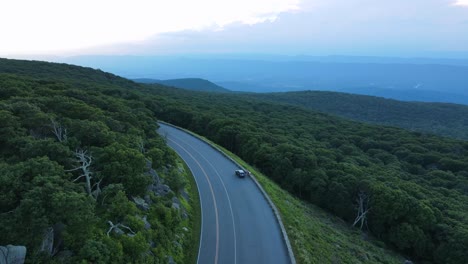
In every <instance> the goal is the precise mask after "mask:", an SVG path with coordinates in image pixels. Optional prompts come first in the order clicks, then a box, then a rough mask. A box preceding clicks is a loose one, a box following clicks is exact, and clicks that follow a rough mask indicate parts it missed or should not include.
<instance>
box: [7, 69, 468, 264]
mask: <svg viewBox="0 0 468 264" xmlns="http://www.w3.org/2000/svg"><path fill="white" fill-rule="evenodd" d="M10 63H11V64H10ZM0 65H2V66H0V68H1V69H7V70H8V72H9V74H1V76H0V80H2V84H1V86H0V87H1V89H0V98H1V102H0V109H1V110H2V112H1V113H2V114H1V115H0V118H2V120H1V121H2V122H1V124H2V126H1V127H0V129H2V133H1V135H2V137H1V140H2V142H1V144H0V146H1V148H0V157H1V158H2V160H1V161H0V168H1V172H2V173H1V174H0V175H1V176H0V179H1V181H2V184H1V185H0V188H2V190H1V192H0V194H1V195H2V196H3V197H1V199H0V200H1V201H3V202H2V203H3V204H2V206H1V209H2V211H1V213H0V221H1V225H0V229H1V230H0V231H1V232H2V234H4V235H3V236H2V238H0V244H1V245H5V244H10V243H15V244H26V243H29V244H28V245H30V247H31V248H36V249H37V248H38V247H39V246H38V245H39V244H41V240H42V239H41V237H42V234H43V232H44V230H49V229H48V227H49V226H50V225H52V224H54V223H57V222H58V223H63V224H64V225H66V227H67V228H68V229H66V232H65V235H64V243H65V244H64V245H67V247H63V248H60V249H61V251H66V250H71V251H72V252H73V255H72V258H73V259H72V260H74V261H78V260H87V261H89V262H99V261H101V260H102V261H103V262H117V263H118V262H134V261H135V259H137V258H140V257H141V258H144V257H148V255H141V254H139V253H141V252H147V250H150V251H151V252H152V254H154V256H156V258H159V259H165V258H166V256H168V255H170V256H173V257H174V259H176V258H177V259H176V260H177V261H178V262H180V260H181V259H182V258H184V256H183V254H184V253H183V252H181V251H180V248H179V247H177V245H176V244H175V243H172V242H169V241H171V240H172V239H173V238H174V237H178V238H180V237H184V236H180V234H179V233H178V231H180V230H181V226H180V225H178V224H181V225H185V226H189V225H188V224H187V223H186V222H185V221H180V216H178V214H177V213H175V212H174V210H171V209H170V207H171V201H168V200H165V198H158V199H156V200H154V201H153V202H154V203H153V204H152V206H151V208H154V211H153V209H150V211H149V214H148V218H147V220H148V221H149V222H150V224H151V226H156V227H157V228H156V229H157V230H158V231H157V234H154V233H152V232H153V229H152V228H151V229H150V230H146V231H145V224H144V222H143V223H142V222H141V221H140V220H138V219H135V218H136V217H133V216H134V215H135V214H139V215H140V214H141V212H140V211H135V210H141V209H138V208H136V209H135V207H136V206H135V204H134V202H132V201H131V200H130V199H129V198H130V197H129V195H124V194H125V193H127V192H128V193H130V194H133V195H137V196H141V195H143V193H141V192H142V191H143V190H142V189H141V187H142V186H144V183H145V179H147V178H144V177H142V176H141V175H140V172H142V171H143V172H145V170H144V166H145V164H144V163H141V161H142V159H143V161H144V159H145V158H149V159H150V160H152V161H153V166H154V167H155V169H156V171H157V172H158V174H159V175H160V176H161V178H163V179H164V180H166V181H167V183H168V185H173V186H178V184H180V182H181V181H180V178H179V177H176V178H173V177H170V176H169V175H172V176H174V175H177V173H176V172H173V170H172V169H171V168H174V169H175V168H176V166H177V165H175V164H178V162H177V161H176V160H175V157H174V156H173V152H172V151H168V149H167V147H166V145H165V144H164V141H163V140H161V138H160V137H158V136H157V135H156V133H155V132H154V129H155V123H154V121H155V117H157V118H160V119H161V120H164V121H168V122H172V123H174V124H176V125H180V126H183V127H185V128H188V129H190V130H193V131H195V132H197V133H199V134H201V135H204V136H206V137H208V138H210V139H211V140H213V141H215V142H216V143H218V144H220V145H222V146H224V147H226V148H228V149H229V150H231V151H233V152H234V153H236V154H238V155H239V156H240V157H241V158H243V159H244V160H246V161H247V162H249V163H250V164H251V165H254V166H255V167H257V168H259V170H261V172H262V173H263V174H265V175H266V176H267V177H268V178H269V179H271V180H273V181H274V182H276V183H277V184H278V185H279V186H280V187H281V188H283V189H284V190H287V191H288V192H289V193H291V194H293V195H294V196H295V197H296V198H292V197H290V196H286V195H284V196H283V193H284V191H283V190H281V189H279V188H276V187H275V188H274V190H273V189H272V188H269V187H268V186H269V185H273V183H271V182H268V181H267V180H265V181H264V182H263V184H265V189H267V190H269V194H270V195H271V196H276V197H277V198H276V199H277V200H280V199H281V198H284V200H283V201H282V202H278V203H281V204H278V207H279V209H280V211H281V214H282V215H283V219H284V221H285V226H286V228H287V230H288V234H289V235H290V237H292V238H293V239H292V244H293V247H294V251H295V253H296V255H297V256H298V262H299V263H314V262H317V261H318V262H325V263H328V262H342V263H399V262H398V261H399V258H398V257H394V255H393V254H389V253H388V252H387V251H386V250H385V249H383V248H385V246H384V245H383V243H381V242H378V241H376V240H374V239H369V240H368V239H367V238H366V237H375V238H376V239H377V240H379V241H384V242H385V243H386V245H387V247H391V248H393V249H394V250H396V251H398V252H400V253H401V254H403V255H405V256H408V257H409V258H411V259H414V260H420V261H426V262H428V263H448V264H451V263H457V264H458V263H463V261H464V260H466V259H468V256H467V255H466V254H467V252H468V250H467V246H466V245H468V231H467V230H468V222H467V219H468V215H467V212H468V208H467V205H468V169H467V168H468V165H467V164H468V160H467V158H466V157H467V156H468V145H467V143H466V142H465V141H458V140H452V139H448V138H440V137H436V136H431V135H425V134H420V133H410V132H408V131H405V130H403V129H397V128H389V127H383V126H375V125H369V124H362V123H358V122H351V121H347V120H345V119H342V118H339V117H336V116H332V115H327V114H323V113H319V112H316V111H311V110H307V109H304V108H299V107H295V106H288V105H285V104H279V103H267V102H265V100H264V99H261V100H260V99H256V98H253V97H245V96H244V95H231V94H220V93H216V94H214V93H211V94H210V93H206V92H203V93H201V92H194V91H188V90H183V89H174V88H168V87H165V86H161V85H140V84H136V83H133V82H131V81H128V80H125V79H122V78H119V77H116V76H114V75H111V74H106V73H102V72H100V71H93V70H91V69H84V68H81V67H75V66H67V65H60V64H50V63H40V62H34V63H33V65H30V62H25V61H9V60H0ZM62 70H63V72H62ZM83 71H84V72H86V77H83V80H84V81H80V80H81V78H82V77H80V76H81V73H82V72H83ZM0 73H1V71H0ZM27 76H32V77H27ZM93 80H96V81H93ZM51 118H53V119H52V120H54V122H55V123H56V124H59V126H58V127H62V131H64V130H63V129H64V128H67V137H66V138H67V139H66V140H65V138H63V136H61V137H58V136H56V135H55V134H54V133H53V132H51V126H52V127H53V126H54V124H53V122H52V121H51ZM62 135H63V134H62ZM59 139H62V141H65V143H62V142H60V140H59ZM140 139H142V141H143V142H148V143H147V144H143V149H144V153H142V152H141V149H142V148H141V146H142V144H141V142H142V141H141V140H140ZM145 140H147V141H145ZM77 147H81V149H89V151H90V152H91V153H92V154H93V157H95V161H93V162H94V164H96V167H91V168H92V169H95V171H96V177H97V179H103V181H102V182H101V183H100V186H101V189H102V193H104V192H106V191H105V190H106V189H107V192H106V193H109V195H108V196H107V198H106V199H105V200H104V201H102V200H100V199H101V198H99V197H106V196H105V195H104V194H103V195H99V197H98V201H99V202H97V203H95V202H93V200H94V199H93V198H92V197H90V195H89V194H87V193H86V188H85V187H86V184H85V183H84V182H81V179H79V180H78V181H76V182H73V180H74V179H76V178H77V177H79V176H80V175H79V174H76V173H78V172H77V171H74V172H73V171H68V172H67V171H66V170H69V169H73V168H75V167H76V166H77V164H76V163H75V162H74V156H73V153H74V152H75V151H77ZM57 153H60V154H57ZM116 154H118V155H116ZM129 158H132V159H131V160H132V162H129V161H128V159H129ZM133 159H134V160H133ZM36 164H37V165H36ZM168 164H169V165H171V164H172V167H171V166H168ZM78 165H79V164H78ZM142 166H143V168H142ZM164 167H165V168H166V169H164ZM23 168H26V169H23ZM130 168H131V170H130ZM36 169H37V170H36ZM175 171H179V170H175ZM44 175H57V176H58V178H57V177H55V176H54V177H52V176H51V177H50V178H51V179H50V181H49V179H48V178H47V177H43V176H44ZM123 175H125V177H124V176H123ZM128 175H132V177H128ZM140 176H141V177H140ZM179 176H181V175H179ZM185 176H186V175H185ZM100 177H102V178H100ZM45 178H47V179H45ZM111 185H112V188H110V186H111ZM51 186H52V187H51ZM44 188H45V189H44ZM47 188H49V189H47ZM171 189H176V187H174V188H171ZM114 191H115V192H114ZM49 194H50V195H49ZM114 194H115V195H114ZM174 195H176V194H174ZM91 196H92V195H91ZM38 197H39V198H38ZM68 197H70V198H68ZM278 197H279V198H278ZM359 197H361V199H362V201H363V202H364V203H365V204H366V208H370V211H369V213H368V218H367V221H364V222H363V230H364V231H365V232H361V231H359V228H357V227H355V228H349V226H350V225H351V224H352V223H353V222H354V220H355V218H356V213H357V211H356V208H357V203H356V202H355V201H356V199H358V198H359ZM366 197H369V198H366ZM33 198H34V199H33ZM150 198H151V199H152V198H153V196H152V195H150ZM102 199H103V198H102ZM297 199H300V200H301V202H299V200H297ZM181 200H182V198H181ZM192 200H194V199H192ZM64 201H66V202H64ZM298 203H300V204H299V205H298ZM308 203H311V204H313V205H315V206H313V205H308ZM288 204H292V205H291V206H288ZM67 206H68V207H67ZM70 206H73V208H72V209H70ZM112 206H113V207H112ZM122 207H123V208H122ZM318 207H320V208H322V209H318ZM35 208H37V210H35ZM74 208H80V211H78V212H76V210H74ZM81 208H83V209H82V210H81ZM323 209H324V210H323ZM114 210H117V211H114ZM31 212H34V213H33V214H30V213H31ZM57 212H60V214H59V213H57ZM64 212H65V213H64ZM114 212H115V214H114ZM117 212H118V213H119V214H117ZM330 213H331V214H333V215H335V216H337V217H339V218H341V219H342V220H337V218H336V217H334V216H332V215H331V214H330ZM69 215H70V216H69ZM30 216H31V217H30ZM85 216H86V217H85ZM111 219H115V220H111ZM108 220H110V221H112V223H113V224H115V225H116V224H117V223H121V224H123V225H125V226H128V227H129V228H131V229H132V232H135V233H137V235H136V236H131V233H130V236H129V235H127V236H117V235H114V234H113V233H111V234H110V236H107V231H108V229H109V227H110V225H109V223H108V222H106V221H108ZM343 220H344V221H343ZM119 221H120V222H119ZM90 223H91V224H90ZM24 226H30V227H31V228H29V229H21V228H22V227H24ZM358 226H360V223H359V224H358ZM122 228H123V227H122ZM122 228H121V229H122ZM123 229H124V230H123V232H126V233H128V232H127V231H126V230H127V229H126V228H123ZM17 230H19V231H17ZM78 230H79V231H80V232H79V231H78ZM89 232H90V233H89ZM140 232H141V235H138V234H139V233H140ZM145 232H146V233H145ZM366 233H369V235H366ZM30 234H32V235H30ZM90 237H92V238H93V239H89V238H90ZM304 237H306V238H307V239H304ZM360 237H364V238H363V239H361V238H360ZM151 239H153V240H152V241H153V242H159V244H156V245H157V246H156V248H151V249H150V248H148V245H149V242H151ZM186 241H188V240H186ZM184 243H189V242H184ZM189 244H190V243H189ZM191 244H193V243H191ZM62 249H63V250H62ZM28 252H29V251H28ZM32 252H38V250H36V251H34V250H33V251H32ZM184 252H185V251H184ZM65 253H67V254H69V252H65ZM65 253H64V252H62V254H61V255H63V254H65ZM28 254H29V253H28ZM41 254H42V253H38V255H34V258H36V257H37V258H38V259H39V258H40V257H42V256H43V255H41ZM101 256H102V258H100V257H101ZM57 261H59V260H57ZM43 262H47V261H43Z"/></svg>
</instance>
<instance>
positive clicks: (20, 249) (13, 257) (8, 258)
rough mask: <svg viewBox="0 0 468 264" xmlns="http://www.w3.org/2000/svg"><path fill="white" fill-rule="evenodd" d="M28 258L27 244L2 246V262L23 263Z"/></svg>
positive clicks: (7, 263) (8, 263) (0, 248)
mask: <svg viewBox="0 0 468 264" xmlns="http://www.w3.org/2000/svg"><path fill="white" fill-rule="evenodd" d="M25 259H26V247H25V246H13V245H8V246H6V247H3V246H0V264H10V263H15V264H23V263H24V260H25Z"/></svg>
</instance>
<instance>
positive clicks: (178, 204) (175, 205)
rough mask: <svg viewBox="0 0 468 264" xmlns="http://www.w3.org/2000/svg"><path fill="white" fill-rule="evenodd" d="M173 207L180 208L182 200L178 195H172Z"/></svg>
mask: <svg viewBox="0 0 468 264" xmlns="http://www.w3.org/2000/svg"><path fill="white" fill-rule="evenodd" d="M172 208H175V209H177V210H179V209H180V200H179V199H178V198H177V197H172Z"/></svg>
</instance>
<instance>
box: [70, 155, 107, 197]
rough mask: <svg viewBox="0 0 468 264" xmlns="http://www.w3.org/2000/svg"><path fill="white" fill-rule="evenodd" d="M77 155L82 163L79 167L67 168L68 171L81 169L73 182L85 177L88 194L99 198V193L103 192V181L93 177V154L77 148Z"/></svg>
mask: <svg viewBox="0 0 468 264" xmlns="http://www.w3.org/2000/svg"><path fill="white" fill-rule="evenodd" d="M75 157H76V159H77V162H78V163H79V164H80V165H79V166H78V167H76V168H74V169H71V170H67V171H81V175H80V176H78V177H76V178H75V179H74V180H73V182H76V181H78V180H79V179H81V178H85V186H86V192H87V193H88V195H90V196H92V197H93V198H94V199H95V200H97V198H98V196H99V194H100V193H101V186H100V184H101V181H102V179H100V180H99V181H96V180H95V179H94V177H93V172H92V171H91V168H90V167H91V164H92V163H93V156H92V155H91V154H88V151H86V150H82V149H77V150H76V151H75Z"/></svg>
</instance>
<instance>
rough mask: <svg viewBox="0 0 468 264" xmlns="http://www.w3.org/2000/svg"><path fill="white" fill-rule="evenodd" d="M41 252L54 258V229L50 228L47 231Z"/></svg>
mask: <svg viewBox="0 0 468 264" xmlns="http://www.w3.org/2000/svg"><path fill="white" fill-rule="evenodd" d="M39 250H40V251H41V252H44V253H46V254H47V255H48V256H52V253H53V251H54V228H52V227H49V228H47V229H46V231H45V232H44V236H43V237H42V243H41V248H40V249H39Z"/></svg>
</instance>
